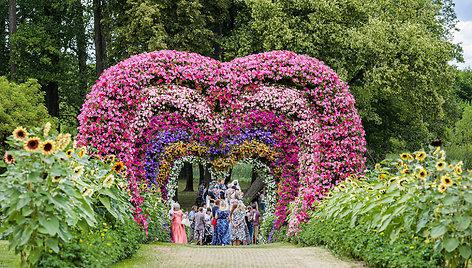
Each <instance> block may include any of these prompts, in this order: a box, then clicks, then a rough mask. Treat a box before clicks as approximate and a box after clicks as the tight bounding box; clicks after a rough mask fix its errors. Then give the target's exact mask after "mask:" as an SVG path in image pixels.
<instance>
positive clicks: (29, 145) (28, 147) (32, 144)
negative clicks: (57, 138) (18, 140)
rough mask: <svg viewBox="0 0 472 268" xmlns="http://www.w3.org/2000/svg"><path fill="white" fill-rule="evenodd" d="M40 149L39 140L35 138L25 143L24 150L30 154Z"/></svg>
mask: <svg viewBox="0 0 472 268" xmlns="http://www.w3.org/2000/svg"><path fill="white" fill-rule="evenodd" d="M38 148H39V138H38V137H33V138H29V139H28V140H26V141H25V142H23V149H25V151H28V152H34V151H36V150H38Z"/></svg>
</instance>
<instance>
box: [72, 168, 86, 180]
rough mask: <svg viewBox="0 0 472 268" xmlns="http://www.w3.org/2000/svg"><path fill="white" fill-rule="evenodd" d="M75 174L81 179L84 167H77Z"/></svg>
mask: <svg viewBox="0 0 472 268" xmlns="http://www.w3.org/2000/svg"><path fill="white" fill-rule="evenodd" d="M74 173H75V174H76V176H77V178H79V177H80V176H81V175H82V173H84V166H77V167H75V168H74Z"/></svg>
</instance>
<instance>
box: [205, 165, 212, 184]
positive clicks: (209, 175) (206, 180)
mask: <svg viewBox="0 0 472 268" xmlns="http://www.w3.org/2000/svg"><path fill="white" fill-rule="evenodd" d="M210 181H211V173H210V169H209V167H208V166H205V183H206V184H208V183H210Z"/></svg>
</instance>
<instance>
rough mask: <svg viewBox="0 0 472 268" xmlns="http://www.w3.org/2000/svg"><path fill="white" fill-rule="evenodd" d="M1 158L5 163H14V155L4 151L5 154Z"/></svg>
mask: <svg viewBox="0 0 472 268" xmlns="http://www.w3.org/2000/svg"><path fill="white" fill-rule="evenodd" d="M3 159H5V162H6V163H7V164H14V163H15V157H14V156H13V155H11V154H9V153H6V152H5V155H4V156H3Z"/></svg>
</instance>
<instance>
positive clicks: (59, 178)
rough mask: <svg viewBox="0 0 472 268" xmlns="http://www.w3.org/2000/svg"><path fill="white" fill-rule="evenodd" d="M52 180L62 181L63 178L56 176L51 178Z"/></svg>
mask: <svg viewBox="0 0 472 268" xmlns="http://www.w3.org/2000/svg"><path fill="white" fill-rule="evenodd" d="M52 181H53V182H62V181H63V180H62V179H61V177H59V176H56V177H54V178H52Z"/></svg>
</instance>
